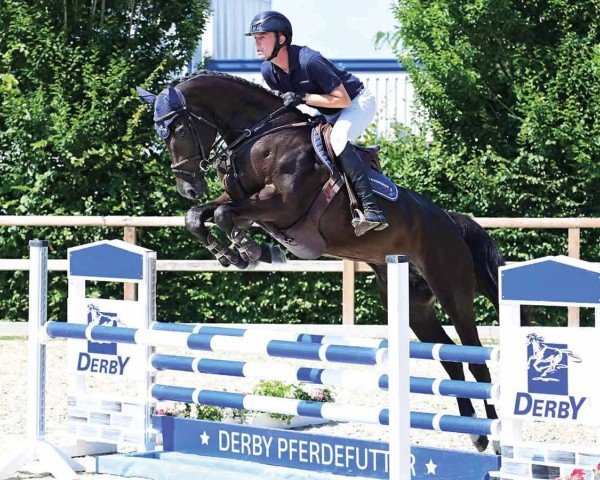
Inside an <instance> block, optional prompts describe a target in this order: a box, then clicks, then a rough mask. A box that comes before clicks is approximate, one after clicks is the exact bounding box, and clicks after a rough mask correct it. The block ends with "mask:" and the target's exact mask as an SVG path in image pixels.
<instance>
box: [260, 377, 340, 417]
mask: <svg viewBox="0 0 600 480" xmlns="http://www.w3.org/2000/svg"><path fill="white" fill-rule="evenodd" d="M252 393H254V394H255V395H264V396H267V397H278V398H292V399H294V400H307V401H313V402H335V393H334V392H333V391H331V390H330V389H328V388H321V387H319V388H313V389H312V390H310V391H306V390H305V389H304V388H303V387H302V386H301V385H298V384H291V383H285V382H281V381H279V380H270V381H262V382H260V383H259V384H258V385H256V386H255V387H254V390H253V392H252ZM269 416H270V417H272V418H276V419H279V420H283V421H284V422H287V423H288V424H289V423H290V421H291V420H292V418H293V417H292V416H291V415H283V414H279V413H270V414H269Z"/></svg>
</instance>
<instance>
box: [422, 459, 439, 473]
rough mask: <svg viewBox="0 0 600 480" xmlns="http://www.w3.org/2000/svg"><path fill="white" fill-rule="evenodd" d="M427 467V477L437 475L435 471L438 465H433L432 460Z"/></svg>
mask: <svg viewBox="0 0 600 480" xmlns="http://www.w3.org/2000/svg"><path fill="white" fill-rule="evenodd" d="M425 466H426V467H427V475H435V469H436V468H437V465H436V464H435V463H433V460H432V459H431V458H430V459H429V463H426V464H425Z"/></svg>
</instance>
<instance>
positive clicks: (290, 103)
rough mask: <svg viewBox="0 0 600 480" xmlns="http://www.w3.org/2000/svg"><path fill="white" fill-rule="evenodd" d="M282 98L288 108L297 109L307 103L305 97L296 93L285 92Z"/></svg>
mask: <svg viewBox="0 0 600 480" xmlns="http://www.w3.org/2000/svg"><path fill="white" fill-rule="evenodd" d="M281 98H282V99H283V104H284V105H285V106H286V107H297V106H298V105H300V104H301V103H306V102H305V101H304V95H302V94H300V93H296V92H285V93H284V94H283V95H282V96H281Z"/></svg>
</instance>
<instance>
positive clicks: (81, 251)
mask: <svg viewBox="0 0 600 480" xmlns="http://www.w3.org/2000/svg"><path fill="white" fill-rule="evenodd" d="M149 251H150V250H147V249H145V248H142V247H138V246H133V245H131V244H127V243H126V242H123V241H120V240H104V241H101V242H95V243H90V244H88V245H81V246H79V247H74V248H70V249H69V275H70V276H75V277H92V278H106V279H118V280H132V281H137V280H142V279H143V277H144V262H143V258H144V257H143V253H145V252H149Z"/></svg>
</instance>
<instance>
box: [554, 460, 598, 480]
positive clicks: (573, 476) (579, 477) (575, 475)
mask: <svg viewBox="0 0 600 480" xmlns="http://www.w3.org/2000/svg"><path fill="white" fill-rule="evenodd" d="M592 475H593V476H592V477H591V478H592V479H600V463H599V464H598V465H596V468H594V470H592ZM555 480H588V479H587V478H586V476H585V470H583V469H581V468H576V469H574V470H573V471H572V472H571V473H570V474H569V476H567V477H559V478H556V479H555Z"/></svg>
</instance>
